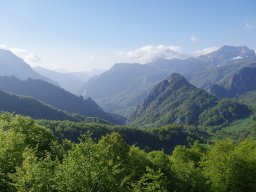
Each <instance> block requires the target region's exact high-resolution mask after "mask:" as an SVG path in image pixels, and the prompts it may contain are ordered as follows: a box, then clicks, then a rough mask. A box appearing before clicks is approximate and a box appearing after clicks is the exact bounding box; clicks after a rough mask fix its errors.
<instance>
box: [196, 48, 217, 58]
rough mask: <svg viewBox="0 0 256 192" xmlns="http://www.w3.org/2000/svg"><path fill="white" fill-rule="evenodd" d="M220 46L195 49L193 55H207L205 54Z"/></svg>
mask: <svg viewBox="0 0 256 192" xmlns="http://www.w3.org/2000/svg"><path fill="white" fill-rule="evenodd" d="M219 48H220V47H207V48H204V49H199V50H196V51H194V53H193V56H195V57H198V56H200V55H205V54H208V53H211V52H213V51H216V50H218V49H219Z"/></svg>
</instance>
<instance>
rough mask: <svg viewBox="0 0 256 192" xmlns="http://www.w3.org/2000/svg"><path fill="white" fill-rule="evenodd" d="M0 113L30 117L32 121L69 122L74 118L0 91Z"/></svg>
mask: <svg viewBox="0 0 256 192" xmlns="http://www.w3.org/2000/svg"><path fill="white" fill-rule="evenodd" d="M0 111H1V112H3V111H7V112H10V113H17V114H21V115H25V116H30V117H32V118H34V119H48V120H71V121H74V120H75V118H73V117H71V116H69V115H68V114H67V113H65V112H63V111H60V110H57V109H55V108H53V107H51V106H49V105H47V104H45V103H42V102H39V101H37V100H36V99H34V98H32V97H24V96H17V95H14V94H10V93H6V92H4V91H1V90H0Z"/></svg>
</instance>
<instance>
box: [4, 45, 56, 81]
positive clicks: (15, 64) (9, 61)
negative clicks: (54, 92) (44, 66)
mask: <svg viewBox="0 0 256 192" xmlns="http://www.w3.org/2000/svg"><path fill="white" fill-rule="evenodd" d="M0 69H1V70H0V76H15V77H17V78H19V79H22V80H25V79H28V78H33V79H42V80H44V81H48V82H50V83H53V84H55V85H58V83H57V82H56V81H53V80H51V79H49V78H46V77H44V76H42V75H40V74H39V73H37V72H36V71H34V70H33V69H32V68H31V67H30V65H28V64H27V63H25V62H24V61H23V60H22V59H21V58H19V57H17V56H16V55H15V54H13V53H12V52H11V51H9V50H5V49H0Z"/></svg>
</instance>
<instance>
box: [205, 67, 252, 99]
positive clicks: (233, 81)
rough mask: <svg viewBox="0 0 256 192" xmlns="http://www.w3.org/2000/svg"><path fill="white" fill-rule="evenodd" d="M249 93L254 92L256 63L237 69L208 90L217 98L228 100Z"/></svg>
mask: <svg viewBox="0 0 256 192" xmlns="http://www.w3.org/2000/svg"><path fill="white" fill-rule="evenodd" d="M249 91H256V63H252V64H250V65H248V66H245V67H243V68H241V69H239V70H238V71H236V72H235V73H234V74H232V75H230V76H228V77H226V78H225V79H224V80H223V81H221V82H219V84H215V85H213V86H212V87H210V89H209V92H210V93H212V94H213V95H216V96H217V97H229V98H232V97H238V96H239V95H242V94H244V93H246V92H249Z"/></svg>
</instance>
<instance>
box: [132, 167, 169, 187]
mask: <svg viewBox="0 0 256 192" xmlns="http://www.w3.org/2000/svg"><path fill="white" fill-rule="evenodd" d="M167 188H168V182H167V177H166V176H165V175H164V174H163V173H162V172H161V171H160V169H159V170H157V171H154V170H153V169H151V168H149V167H147V168H146V172H145V173H144V174H143V175H142V177H141V178H140V180H139V181H138V182H136V183H135V184H134V191H135V192H167V191H168V190H167Z"/></svg>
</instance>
